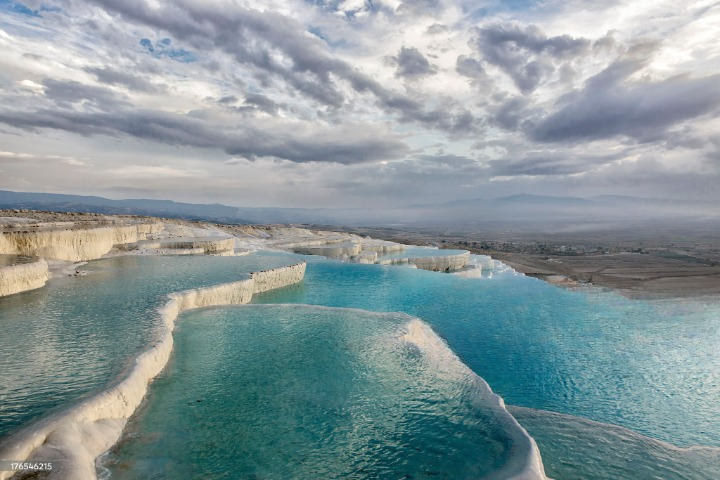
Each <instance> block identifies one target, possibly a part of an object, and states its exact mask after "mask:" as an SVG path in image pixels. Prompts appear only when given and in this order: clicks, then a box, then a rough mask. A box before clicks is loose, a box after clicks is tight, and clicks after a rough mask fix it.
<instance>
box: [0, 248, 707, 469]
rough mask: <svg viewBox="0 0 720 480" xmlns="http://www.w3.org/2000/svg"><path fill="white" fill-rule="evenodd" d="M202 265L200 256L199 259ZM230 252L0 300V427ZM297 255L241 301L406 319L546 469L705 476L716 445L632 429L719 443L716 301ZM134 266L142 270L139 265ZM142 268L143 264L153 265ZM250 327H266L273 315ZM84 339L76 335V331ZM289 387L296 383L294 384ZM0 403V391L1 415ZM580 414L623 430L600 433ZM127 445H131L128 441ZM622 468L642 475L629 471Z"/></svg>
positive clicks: (78, 385)
mask: <svg viewBox="0 0 720 480" xmlns="http://www.w3.org/2000/svg"><path fill="white" fill-rule="evenodd" d="M296 257H297V256H296ZM208 258H211V260H209V263H204V262H206V261H208V260H207V259H208ZM242 258H243V257H241V259H233V258H212V257H198V258H196V257H192V258H190V257H184V258H173V257H167V258H160V257H159V258H134V257H125V258H124V259H114V260H108V261H103V262H109V263H103V262H96V263H94V265H92V266H91V267H89V269H93V270H95V273H94V274H93V275H90V276H88V277H79V278H72V279H62V280H59V281H56V282H51V284H50V287H49V288H47V289H44V290H38V291H34V292H28V293H25V294H21V295H16V296H12V297H8V298H5V299H0V326H3V328H6V330H5V331H8V332H10V333H11V334H12V335H15V336H16V338H18V339H20V340H22V341H23V342H24V343H18V342H12V341H11V340H10V337H9V336H2V337H0V371H2V372H3V373H4V372H13V373H14V374H15V372H17V373H16V374H15V375H16V377H17V378H15V377H13V378H12V379H11V380H13V382H12V383H10V385H13V387H7V386H6V384H5V383H0V395H1V396H0V399H2V402H0V408H2V409H4V410H0V420H1V421H2V422H3V423H2V426H3V428H5V429H6V430H11V429H12V428H15V427H16V426H17V425H19V424H20V423H23V422H26V421H28V420H30V419H33V418H36V417H37V416H39V415H40V414H42V413H43V412H45V411H47V410H48V409H51V408H53V407H54V406H57V405H66V404H67V403H69V402H71V401H72V400H73V399H74V398H78V397H80V396H82V395H84V394H85V393H86V392H88V391H90V390H92V389H94V388H97V387H98V386H99V385H102V384H104V383H106V382H107V381H108V380H109V379H111V378H112V377H113V376H114V375H117V373H118V372H119V371H121V370H122V367H123V365H124V362H125V361H126V360H127V359H128V358H130V357H131V356H132V352H136V351H137V350H138V349H139V348H142V346H143V345H144V340H146V339H147V335H146V334H147V333H148V332H151V331H152V328H153V326H154V325H155V323H154V320H155V317H154V316H153V315H152V311H153V309H154V308H155V306H156V305H157V304H158V302H159V301H160V299H161V297H162V295H163V293H161V292H167V291H176V290H182V289H185V288H192V287H194V286H199V284H213V283H219V282H222V281H228V280H230V279H232V280H235V279H236V277H235V275H236V274H237V273H238V272H240V271H243V270H242V267H238V268H236V269H233V268H232V267H229V266H228V265H229V264H227V263H226V262H228V261H229V262H233V261H237V262H238V265H239V264H240V263H241V262H242V261H243V260H242ZM257 258H258V260H257V261H258V262H259V264H260V265H262V267H255V268H253V269H259V268H269V267H270V266H272V265H271V264H272V263H273V262H277V263H278V264H288V263H291V262H293V261H294V260H293V259H290V258H289V257H288V256H286V255H282V254H265V255H258V256H257ZM304 258H305V259H306V260H307V261H308V268H307V273H306V278H305V280H304V282H302V284H300V285H299V286H297V287H292V288H288V289H282V290H277V291H272V292H267V293H265V294H261V295H257V296H256V297H255V298H254V302H255V303H259V304H267V303H299V304H311V305H326V306H336V307H353V308H361V309H365V310H371V311H376V312H405V313H408V314H410V315H413V316H417V317H419V318H422V319H423V320H424V321H426V322H427V323H429V324H430V325H432V327H433V329H434V330H435V331H436V332H438V333H439V334H440V335H441V336H442V337H443V338H445V339H446V341H447V342H448V344H449V346H450V347H451V348H452V349H453V351H455V352H456V353H457V354H458V355H459V356H460V358H461V359H462V360H463V361H464V362H465V363H466V364H467V365H468V366H469V367H470V368H471V369H472V370H473V371H474V372H476V373H477V374H478V375H480V376H482V377H483V378H484V379H485V380H487V381H488V383H489V384H490V385H491V387H492V388H493V390H494V391H495V392H497V393H498V394H500V395H501V396H503V397H504V399H505V401H506V402H507V403H508V404H512V405H517V406H520V407H528V408H526V409H516V410H512V411H514V412H516V414H517V415H518V418H519V419H520V422H521V423H523V422H524V424H525V425H526V426H527V429H528V431H529V432H530V433H531V434H532V435H533V436H535V437H536V438H537V441H538V444H539V446H540V449H541V453H542V454H543V459H544V461H545V463H546V465H547V466H548V474H549V475H551V476H553V477H554V478H557V479H576V478H628V479H634V478H692V479H712V478H718V475H717V465H718V462H717V461H716V460H717V454H716V452H717V451H715V450H701V451H699V450H692V451H691V452H688V451H681V450H678V449H677V448H675V447H672V446H669V445H666V444H663V443H661V442H656V441H653V440H650V439H648V438H645V437H641V436H640V435H637V434H636V433H633V432H637V433H639V434H642V435H646V436H648V437H651V438H653V439H656V440H661V441H665V442H669V443H671V444H673V445H675V446H681V447H682V446H690V445H705V446H716V447H717V446H720V422H717V421H716V419H717V418H720V379H719V378H718V375H720V374H719V373H718V372H720V348H718V346H720V321H718V320H719V319H720V303H719V302H717V301H711V300H653V301H645V300H628V299H625V298H623V297H621V296H619V295H617V294H614V293H612V292H607V291H603V290H600V289H594V288H593V289H585V290H582V291H569V290H563V289H560V288H556V287H553V286H550V285H548V284H546V283H544V282H542V281H540V280H537V279H533V278H528V277H524V276H520V275H514V274H513V273H512V272H507V271H506V272H501V271H499V270H496V271H495V272H493V275H492V278H487V277H486V278H477V279H469V278H461V277H459V276H455V275H451V274H440V273H434V272H427V271H422V270H416V269H407V268H398V267H393V266H379V265H354V264H343V263H340V262H336V261H332V260H326V259H322V258H318V257H309V256H308V257H304ZM113 262H116V263H113ZM125 262H129V263H128V264H126V263H125ZM143 262H151V263H150V264H148V265H149V266H147V267H146V266H143ZM152 262H159V263H156V264H154V265H155V266H154V267H153V266H152V265H153V264H152ZM163 262H176V263H163ZM187 262H190V263H187ZM226 268H227V270H226ZM244 271H247V270H244ZM153 272H154V273H153ZM147 275H149V277H147ZM184 277H189V278H190V280H188V279H185V278H184ZM231 277H232V278H231ZM128 279H130V280H128ZM78 282H79V283H78ZM161 285H162V286H161ZM78 287H80V288H78ZM166 287H167V288H166ZM80 295H82V298H83V299H89V301H85V303H86V304H88V305H92V306H93V307H94V308H90V307H79V306H77V304H78V303H82V302H78V297H79V296H80ZM98 305H102V306H103V307H102V309H98V308H97V306H98ZM300 308H301V307H298V310H299V309H300ZM303 308H304V307H303ZM77 309H80V310H77ZM224 311H225V310H223V309H218V310H212V312H216V313H214V314H209V315H211V318H210V323H212V315H218V318H220V317H221V316H222V315H225V314H224V313H222V312H224ZM83 312H84V313H83ZM133 312H134V313H133ZM76 313H77V314H78V315H79V318H80V319H79V320H78V321H77V322H78V323H77V324H76V323H75V322H76V320H75V316H76ZM182 318H185V317H182ZM268 320H270V319H268ZM182 322H183V320H182V319H181V322H180V324H181V325H182ZM48 325H49V328H48ZM223 325H225V327H226V328H225V330H222V332H218V333H217V335H216V336H215V337H214V338H215V339H216V341H218V342H221V341H224V340H223V339H224V338H225V337H226V336H227V337H231V338H234V336H235V332H234V328H235V327H234V324H233V323H232V322H225V323H223ZM264 325H266V327H267V328H269V329H271V328H272V325H273V324H272V322H270V323H264ZM7 328H9V330H8V329H7ZM283 328H284V326H283V325H282V324H281V326H280V330H276V331H275V332H274V335H276V336H277V335H280V336H281V335H282V329H283ZM187 332H189V333H188V334H189V335H190V336H189V339H188V342H191V341H194V340H192V337H193V334H192V332H193V330H192V329H188V330H187ZM83 335H84V336H83ZM271 336H272V335H271ZM86 337H87V338H88V341H87V342H85V340H83V341H81V342H78V340H77V339H78V338H82V339H84V338H86ZM118 338H123V342H118V341H117V339H118ZM32 339H35V340H38V341H36V342H34V343H33V342H32V341H31V340H32ZM199 341H200V340H199ZM86 343H87V345H88V348H87V349H86V348H85V346H84V345H85V344H86ZM190 344H191V343H188V345H190ZM27 345H30V347H28V346H27ZM183 348H184V347H183V344H181V343H179V344H178V345H177V347H176V350H175V352H174V354H173V360H172V361H173V362H177V363H178V364H181V362H183V361H193V360H192V359H194V361H201V362H204V361H205V360H202V359H203V358H204V357H203V356H208V355H210V356H213V358H215V360H214V361H215V362H218V361H219V360H220V359H221V357H219V356H218V355H219V353H220V352H224V350H221V349H217V350H218V351H217V352H216V351H215V350H213V349H212V348H209V349H201V350H197V351H191V350H188V351H187V352H186V351H184V350H183ZM322 348H325V347H318V351H321V350H322ZM86 350H87V351H86ZM270 352H271V353H272V350H270ZM66 355H67V357H65V356H66ZM319 355H320V354H318V356H319ZM185 357H187V359H186V358H185ZM66 358H67V359H66ZM119 359H120V362H119V363H118V360H119ZM173 365H175V363H173ZM373 365H375V364H373ZM234 367H235V368H237V369H241V368H240V367H239V366H238V365H234ZM174 368H175V367H174V366H172V367H171V368H169V369H168V370H167V371H166V376H165V377H164V378H163V379H162V380H161V381H158V382H156V383H157V385H159V387H158V390H157V392H159V391H160V386H162V385H163V383H162V382H167V383H166V384H167V385H169V386H171V387H172V388H176V389H177V388H179V389H180V390H182V389H184V388H187V389H192V388H195V387H193V381H191V380H189V378H190V377H187V378H188V380H187V381H186V377H185V376H184V375H183V374H182V373H183V371H182V370H173V369H174ZM46 370H47V372H46ZM48 372H52V373H48ZM275 374H279V373H278V372H276V373H275ZM270 376H272V375H270ZM300 378H302V377H300ZM23 379H27V380H29V381H26V380H23ZM88 379H89V380H88ZM53 381H56V383H55V384H53V383H52V382H53ZM215 382H216V383H217V385H216V386H217V388H218V389H220V390H222V389H225V388H229V387H230V386H231V385H232V380H229V381H228V382H229V383H227V382H224V381H223V379H222V377H219V378H217V377H216V378H215ZM300 384H302V381H300V380H298V388H301V387H300V386H299V385H300ZM168 388H170V387H168ZM330 390H331V389H329V390H328V392H329V391H330ZM56 391H60V392H61V394H60V395H59V396H58V398H55V397H54V396H53V395H55V392H56ZM35 397H42V398H40V399H39V400H38V399H36V398H35ZM5 399H9V400H10V403H9V404H8V405H10V407H9V408H8V407H6V406H5ZM196 400H197V399H196ZM162 401H163V400H162V398H161V396H159V395H157V396H156V388H155V385H153V387H152V388H151V393H150V396H149V399H148V402H147V406H146V408H147V409H148V411H150V410H152V409H153V408H158V407H157V406H156V402H160V403H158V404H157V405H160V404H161V403H162ZM241 401H245V400H239V402H241ZM33 402H39V403H37V404H36V403H33ZM196 403H198V402H196ZM199 403H203V402H199ZM230 404H232V402H230ZM27 405H29V406H27ZM153 411H158V410H153ZM548 411H549V412H559V413H561V414H565V416H557V414H553V413H548ZM177 412H184V411H180V410H177V411H175V410H172V409H170V410H167V411H165V413H164V414H162V415H163V416H161V417H158V420H157V421H155V420H152V419H153V418H155V415H147V416H143V415H144V414H143V413H142V412H141V414H140V415H139V416H138V419H139V420H138V422H139V423H133V422H131V425H130V431H134V432H136V433H137V435H139V437H137V438H133V437H132V436H131V437H129V438H127V439H126V441H125V442H126V443H124V444H123V445H122V446H121V447H120V448H121V450H120V451H121V452H126V453H127V457H125V456H122V455H121V456H120V457H119V458H117V459H116V463H115V465H116V466H117V468H118V469H119V470H118V471H121V470H122V471H126V472H127V474H128V475H130V477H129V478H134V477H132V475H136V476H139V475H140V473H138V472H148V471H154V470H153V469H154V468H157V463H156V462H155V460H153V459H146V460H147V461H146V460H141V457H142V448H140V447H139V446H138V445H142V444H145V443H148V442H152V441H153V439H152V438H153V436H158V437H159V438H162V437H164V436H165V435H166V433H167V432H169V431H176V432H177V430H174V429H175V428H176V425H177V424H178V422H181V421H182V419H181V418H174V417H176V416H177V417H181V416H183V415H185V414H186V413H187V412H184V413H180V414H177ZM372 415H374V414H372ZM568 415H571V416H572V417H571V416H568ZM196 417H197V416H196ZM583 418H584V419H588V420H593V421H596V422H603V423H604V424H613V425H619V426H622V427H625V428H628V429H630V430H632V431H631V432H628V431H625V430H613V428H615V427H608V426H607V425H602V424H598V423H593V422H590V421H587V420H583ZM147 422H153V423H147ZM173 422H175V423H173ZM146 423H147V425H146ZM146 426H148V428H149V431H146V430H144V429H145V427H146ZM214 428H215V429H216V433H217V435H218V436H219V437H222V439H226V436H228V435H231V433H232V431H235V432H236V433H237V431H236V430H232V429H237V428H242V425H237V424H236V423H235V422H227V423H224V424H216V425H214ZM223 428H225V429H230V430H229V431H230V433H228V432H227V431H225V430H223ZM0 432H1V430H0ZM185 432H186V433H185V435H186V437H187V438H185V439H184V440H186V441H188V442H189V443H188V444H187V448H190V446H192V448H195V449H200V450H201V451H202V452H204V453H203V454H204V455H209V454H210V452H213V451H215V449H220V450H221V451H222V450H223V447H221V446H220V445H221V443H222V442H221V441H217V442H213V441H210V442H208V441H207V439H206V438H204V437H200V438H199V440H198V441H197V445H195V444H194V443H193V441H192V435H191V432H190V431H189V430H185ZM136 440H137V441H138V442H140V443H139V444H138V445H134V444H133V442H135V441H136ZM162 441H164V440H160V441H159V443H158V445H162ZM178 445H182V444H178ZM183 448H186V447H183ZM138 455H139V456H138ZM136 460H138V461H137V462H136ZM641 460H643V461H641ZM158 461H159V462H160V463H163V462H164V460H158ZM175 461H176V460H172V461H170V460H168V462H171V463H172V462H175ZM278 462H279V461H278ZM143 463H146V465H145V466H142V465H140V464H143ZM171 463H169V464H168V465H170V464H171ZM276 463H277V462H276ZM635 463H637V464H638V465H639V467H638V468H639V470H638V472H644V473H642V474H637V475H633V473H632V472H633V468H634V467H633V465H634V464H635ZM654 465H655V466H656V467H654ZM234 466H235V467H237V468H240V467H239V466H238V465H236V464H234ZM145 467H147V468H148V469H150V470H146V469H145ZM183 468H184V467H183ZM248 468H250V467H248ZM253 468H255V467H253ZM278 468H279V467H278ZM256 471H257V470H256ZM338 471H340V470H338ZM428 471H430V472H432V471H434V470H432V469H430V470H428ZM248 472H250V470H248ZM272 472H276V470H272V471H271V473H270V474H268V476H269V477H270V478H282V475H281V473H277V474H276V473H272ZM393 472H395V470H393ZM398 472H399V470H398ZM252 475H256V473H248V476H247V477H246V478H258V476H255V477H252ZM275 475H278V476H275ZM638 475H640V476H638ZM227 478H236V477H235V476H234V475H232V474H228V476H227ZM241 478H242V477H241ZM367 478H373V477H372V476H370V475H368V476H367ZM448 478H462V477H452V476H450V477H448Z"/></svg>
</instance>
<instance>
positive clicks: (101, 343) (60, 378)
mask: <svg viewBox="0 0 720 480" xmlns="http://www.w3.org/2000/svg"><path fill="white" fill-rule="evenodd" d="M291 263H293V260H292V259H291V258H290V257H278V256H271V257H267V256H264V255H259V254H252V255H247V256H242V257H211V256H193V257H182V258H181V257H171V256H168V257H159V256H157V257H137V256H122V257H116V258H112V259H106V260H97V261H93V262H90V263H89V264H88V265H85V266H83V267H82V269H83V270H87V271H89V272H90V274H89V275H87V276H81V277H64V278H60V279H56V280H52V281H50V282H49V283H48V285H47V286H46V287H44V288H41V289H38V290H33V291H30V292H24V293H20V294H17V295H11V296H8V297H3V298H0V331H2V335H0V372H2V380H1V381H0V438H2V437H3V436H5V435H7V434H8V433H10V432H12V431H14V430H16V429H17V428H18V427H19V426H21V425H23V424H26V423H28V422H30V421H32V420H34V419H37V418H39V417H40V416H42V415H44V414H47V413H49V412H51V411H55V410H57V409H58V408H63V407H65V406H67V405H69V404H71V403H73V402H74V401H76V400H78V399H79V398H82V397H84V396H86V395H87V394H89V393H91V392H93V391H95V390H96V389H98V388H101V387H103V386H105V385H107V383H108V382H109V381H110V380H112V379H113V378H114V377H115V376H117V375H118V374H119V373H120V372H121V371H122V370H123V369H124V368H125V367H126V366H127V365H128V362H129V361H130V360H132V359H134V357H135V355H136V354H137V353H138V352H139V351H140V350H142V349H144V348H145V347H146V346H147V344H148V343H149V341H150V340H151V338H152V337H153V332H154V329H155V327H156V326H157V321H158V314H157V311H156V308H157V307H158V306H159V305H161V304H162V303H164V301H165V300H164V299H165V295H166V294H167V293H170V292H177V291H180V290H185V289H189V288H195V287H199V286H207V285H213V284H217V283H223V282H229V281H235V280H239V279H240V278H244V277H245V276H246V273H247V272H250V271H254V270H260V269H262V268H267V267H268V266H280V265H288V264H291Z"/></svg>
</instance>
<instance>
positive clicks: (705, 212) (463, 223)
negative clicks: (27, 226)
mask: <svg viewBox="0 0 720 480" xmlns="http://www.w3.org/2000/svg"><path fill="white" fill-rule="evenodd" d="M0 208H13V209H31V210H49V211H60V212H93V213H102V214H128V215H149V216H159V217H169V218H183V219H188V220H207V221H213V222H218V223H229V224H256V223H296V224H316V225H328V226H330V225H338V226H343V225H344V226H392V227H396V228H470V227H471V228H477V229H483V228H484V229H488V228H491V227H492V228H498V226H502V228H506V227H507V228H510V229H515V230H517V229H526V228H532V229H535V230H543V229H544V230H548V231H553V230H556V229H558V228H565V227H570V228H580V229H590V228H598V227H599V226H603V225H620V224H624V225H626V226H636V225H640V224H641V222H644V221H652V222H658V221H672V222H678V221H683V222H685V221H693V222H698V221H703V220H704V219H708V218H710V219H717V218H718V217H720V209H718V207H717V206H716V205H715V204H706V203H700V202H690V201H677V200H668V199H661V198H637V197H629V196H616V195H605V196H595V197H588V198H581V197H560V196H546V195H527V194H519V195H511V196H507V197H500V198H494V199H482V198H475V199H472V198H471V199H463V200H456V201H454V202H450V203H444V204H425V205H411V206H404V207H390V208H386V209H361V208H357V209H349V208H345V209H334V208H318V209H307V208H251V207H241V208H238V207H231V206H227V205H221V204H217V203H215V204H195V203H183V202H174V201H170V200H150V199H128V200H110V199H107V198H103V197H94V196H83V195H64V194H54V193H23V192H11V191H3V190H0Z"/></svg>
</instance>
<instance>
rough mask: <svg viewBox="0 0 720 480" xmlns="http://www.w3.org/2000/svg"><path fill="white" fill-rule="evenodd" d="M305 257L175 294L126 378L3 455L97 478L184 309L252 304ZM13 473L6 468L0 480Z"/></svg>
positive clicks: (73, 479) (293, 276)
mask: <svg viewBox="0 0 720 480" xmlns="http://www.w3.org/2000/svg"><path fill="white" fill-rule="evenodd" d="M305 267H306V265H305V262H300V263H298V264H295V265H291V266H288V267H280V268H275V269H272V270H266V271H262V272H254V273H251V274H250V275H249V278H247V279H244V280H240V281H237V282H232V283H225V284H221V285H216V286H212V287H205V288H197V289H193V290H187V291H184V292H180V293H175V294H171V295H169V298H168V301H167V303H166V304H165V306H164V307H163V308H162V310H161V314H162V322H163V323H162V328H161V332H160V333H159V335H158V338H157V340H156V341H155V343H154V345H153V346H152V347H151V348H150V349H149V350H147V351H145V352H144V353H142V354H141V355H140V356H139V357H138V358H137V359H136V360H135V363H134V365H133V367H132V368H131V369H130V370H129V372H127V373H126V374H125V375H124V376H123V377H122V379H121V380H120V381H119V382H117V383H116V384H114V385H112V386H111V387H109V388H107V389H106V390H104V391H103V392H101V393H98V394H97V395H95V396H93V397H91V398H89V399H87V400H85V401H83V402H82V403H80V404H78V405H75V406H74V407H71V408H70V409H69V410H66V411H64V412H62V413H59V414H57V415H54V416H52V417H49V418H46V419H44V420H41V421H40V422H37V423H35V424H33V425H31V426H29V427H27V428H25V429H23V430H20V431H19V432H17V433H15V434H13V435H11V436H10V437H9V438H8V439H7V440H5V441H4V442H3V443H2V445H0V458H2V459H12V460H17V461H40V460H42V461H43V462H48V461H50V462H53V469H52V471H51V472H50V474H49V476H48V477H47V478H50V479H61V480H65V479H67V480H86V479H88V480H94V479H96V478H97V474H96V467H95V461H96V459H97V457H99V456H100V455H102V454H103V453H104V452H106V451H107V450H108V449H110V447H112V445H113V444H115V442H117V441H118V439H119V438H120V435H121V434H122V431H123V428H124V427H125V424H126V423H127V419H128V418H129V417H130V416H131V415H132V414H133V412H134V411H135V410H136V409H137V407H138V406H139V405H140V402H141V401H142V399H143V397H144V396H145V393H146V392H147V389H148V385H149V383H150V382H151V381H152V380H153V379H154V378H155V377H156V376H157V375H158V374H159V373H160V372H161V371H162V369H163V368H164V367H165V365H166V364H167V362H168V360H169V359H170V354H171V352H172V347H173V337H172V331H173V328H174V326H175V321H176V320H177V318H178V315H180V313H182V312H184V311H186V310H191V309H194V308H201V307H208V306H214V305H232V304H244V303H248V302H249V301H250V299H252V296H253V294H255V293H260V292H264V291H268V290H272V289H274V288H280V287H284V286H288V285H292V284H294V283H297V282H299V281H301V280H302V279H303V277H304V275H305ZM12 473H13V472H8V471H4V472H0V480H4V479H6V478H9V477H10V476H11V475H12Z"/></svg>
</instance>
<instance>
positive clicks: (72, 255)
mask: <svg viewBox="0 0 720 480" xmlns="http://www.w3.org/2000/svg"><path fill="white" fill-rule="evenodd" d="M159 225H160V224H155V223H131V224H110V225H107V226H88V225H82V224H74V223H72V222H69V223H65V224H61V223H56V224H33V225H25V226H23V228H22V229H19V228H12V229H7V230H4V231H3V232H2V233H0V253H4V254H15V255H31V256H37V257H44V258H52V259H56V260H68V261H71V262H80V261H86V260H93V259H96V258H100V257H102V256H103V255H105V254H106V253H108V252H109V251H110V250H111V249H112V248H113V246H114V245H118V244H124V243H131V242H137V241H139V240H144V239H145V238H147V235H148V234H149V233H152V232H153V231H154V230H155V229H157V228H159Z"/></svg>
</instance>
